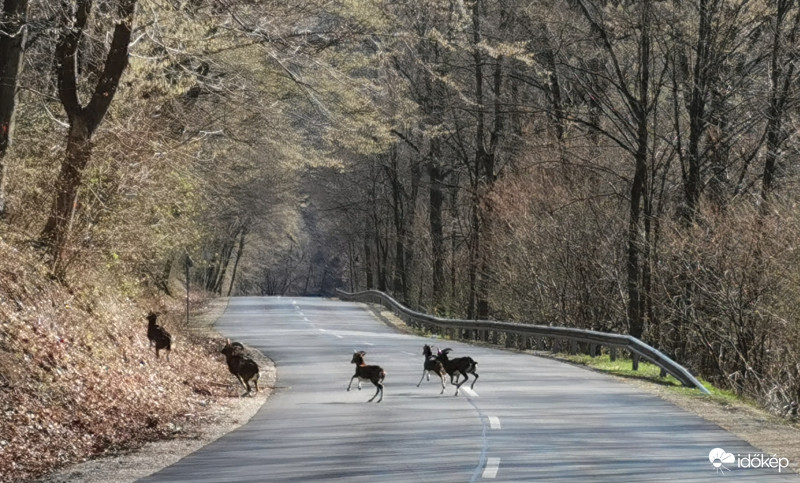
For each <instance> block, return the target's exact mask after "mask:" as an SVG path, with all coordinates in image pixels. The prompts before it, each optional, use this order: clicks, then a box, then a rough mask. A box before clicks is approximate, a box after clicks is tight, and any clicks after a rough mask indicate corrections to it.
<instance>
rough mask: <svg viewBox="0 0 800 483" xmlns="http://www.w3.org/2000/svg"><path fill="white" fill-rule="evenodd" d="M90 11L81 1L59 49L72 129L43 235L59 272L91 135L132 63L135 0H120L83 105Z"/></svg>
mask: <svg viewBox="0 0 800 483" xmlns="http://www.w3.org/2000/svg"><path fill="white" fill-rule="evenodd" d="M91 9H92V2H91V0H78V2H77V6H76V10H75V12H74V19H72V18H68V19H67V20H68V23H67V24H66V25H63V26H62V33H61V36H60V38H59V40H58V43H57V45H56V51H55V61H56V72H57V77H58V94H59V99H60V100H61V104H62V105H63V106H64V111H65V112H66V114H67V118H68V120H69V126H70V127H69V134H68V137H67V149H66V154H65V157H64V161H62V163H61V171H60V173H59V176H58V179H57V180H56V184H55V189H56V197H55V200H54V201H53V204H52V206H51V208H50V214H49V215H48V218H47V222H46V223H45V226H44V228H43V229H42V232H41V233H40V235H39V239H40V241H41V242H42V244H43V245H44V246H45V248H46V249H47V251H48V252H49V254H50V255H51V257H52V262H53V270H54V272H55V273H56V274H59V273H60V272H61V271H62V270H63V268H64V266H63V264H64V249H65V248H66V243H67V238H68V236H69V222H70V220H71V219H72V217H73V214H74V213H75V208H76V198H77V193H78V190H79V188H80V187H81V183H82V175H83V170H84V168H85V167H86V165H87V163H88V162H89V159H90V158H91V153H92V135H93V134H94V132H95V130H96V129H97V127H98V126H99V125H100V122H101V121H102V120H103V117H105V114H106V112H107V111H108V108H109V107H110V105H111V101H112V100H113V98H114V95H115V94H116V91H117V87H118V85H119V81H120V78H121V77H122V73H123V72H124V71H125V67H126V66H127V65H128V44H129V43H130V39H131V28H132V23H133V15H134V11H135V9H136V0H120V2H119V3H118V11H117V14H118V16H119V18H120V20H119V21H118V22H117V23H116V25H115V27H114V34H113V37H112V38H111V47H110V49H109V51H108V54H107V55H106V60H105V64H104V66H103V71H102V73H101V74H100V77H99V79H98V81H97V85H96V86H95V89H94V92H93V93H92V96H91V99H90V101H89V103H88V104H87V105H86V106H82V105H81V104H80V100H79V99H78V79H77V78H76V75H77V69H76V63H77V61H78V47H79V45H80V41H81V38H82V37H83V35H84V30H85V28H86V24H87V22H88V19H89V16H90V14H91ZM73 20H74V22H73Z"/></svg>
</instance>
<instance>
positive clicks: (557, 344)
mask: <svg viewBox="0 0 800 483" xmlns="http://www.w3.org/2000/svg"><path fill="white" fill-rule="evenodd" d="M550 352H552V353H553V354H558V353H559V352H561V341H560V340H559V339H556V338H553V346H552V347H551V348H550Z"/></svg>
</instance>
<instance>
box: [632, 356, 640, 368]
mask: <svg viewBox="0 0 800 483" xmlns="http://www.w3.org/2000/svg"><path fill="white" fill-rule="evenodd" d="M631 361H632V362H633V364H632V366H633V367H631V370H634V371H638V370H639V354H637V353H635V352H634V353H633V354H631Z"/></svg>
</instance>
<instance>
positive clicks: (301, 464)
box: [140, 297, 800, 482]
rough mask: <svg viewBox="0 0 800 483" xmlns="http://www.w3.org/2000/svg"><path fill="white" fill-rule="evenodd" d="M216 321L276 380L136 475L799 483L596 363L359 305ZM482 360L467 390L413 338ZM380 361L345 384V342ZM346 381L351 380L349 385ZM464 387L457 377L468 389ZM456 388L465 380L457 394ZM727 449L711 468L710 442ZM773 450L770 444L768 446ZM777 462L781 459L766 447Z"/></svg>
mask: <svg viewBox="0 0 800 483" xmlns="http://www.w3.org/2000/svg"><path fill="white" fill-rule="evenodd" d="M218 329H219V330H220V331H221V332H222V333H223V334H225V335H227V336H230V337H231V338H232V339H234V340H239V341H243V342H245V343H246V344H249V345H251V346H253V347H256V348H258V349H259V350H261V351H262V352H264V353H265V354H267V355H268V356H270V357H271V358H272V359H273V360H274V361H275V363H276V365H277V370H278V381H277V385H278V389H277V390H276V392H275V394H274V395H273V397H272V398H271V399H270V400H269V401H267V403H266V404H265V405H264V407H263V408H262V409H261V411H260V412H259V413H258V414H257V415H256V416H255V417H254V418H253V419H252V420H251V421H250V422H249V423H248V424H246V425H245V426H243V427H242V428H240V429H239V430H237V431H234V432H232V433H229V434H228V435H226V436H225V437H223V438H220V439H219V440H217V441H216V442H214V443H212V444H210V445H208V446H206V447H205V448H203V449H201V450H200V451H197V452H196V453H194V454H192V455H190V456H188V457H186V458H184V459H182V460H181V461H179V462H178V463H176V464H175V465H173V466H170V467H167V468H165V469H163V470H162V471H160V472H158V473H155V474H154V475H152V476H150V477H148V478H146V479H144V480H140V481H147V482H167V481H168V482H177V481H186V482H228V481H241V482H256V481H303V482H305V481H314V480H316V481H347V482H361V481H363V482H367V481H368V482H381V481H392V482H412V481H420V482H422V481H424V482H432V481H436V482H440V481H447V482H450V481H452V482H468V481H479V480H487V481H488V480H495V481H548V482H560V481H564V482H569V481H591V482H598V481H608V482H632V481H703V482H711V481H728V480H730V479H734V480H742V479H744V480H749V481H757V482H767V481H798V480H799V479H800V478H798V476H797V475H796V474H795V473H792V472H791V471H790V470H788V469H783V470H782V471H780V472H779V469H778V468H763V467H761V468H740V466H742V465H744V466H747V464H748V463H747V462H748V461H749V464H750V465H751V466H756V465H758V466H762V464H763V463H762V461H765V462H766V464H767V465H769V464H770V463H772V464H776V463H777V465H778V466H780V465H781V461H780V460H778V461H777V462H776V461H775V460H771V461H770V460H769V459H766V460H763V459H762V458H753V457H751V458H750V459H749V460H748V459H747V458H744V457H746V456H747V455H754V454H756V453H758V454H759V455H760V451H758V450H756V449H755V448H753V447H751V446H750V445H748V444H747V443H746V442H744V441H742V440H740V439H738V438H736V437H735V436H733V435H732V434H730V433H728V432H726V431H724V430H723V429H721V428H720V427H718V426H716V425H713V424H711V423H708V422H706V421H705V420H703V419H701V418H699V417H697V416H695V415H693V414H690V413H687V412H685V411H683V410H681V409H679V408H678V407H676V406H674V405H672V404H670V403H667V402H665V401H662V400H661V399H659V398H656V397H654V396H651V395H649V394H644V393H642V392H639V391H637V390H636V388H634V387H632V386H630V385H627V384H625V383H622V382H619V381H616V380H614V379H613V378H611V377H607V376H604V375H602V374H598V373H595V372H591V371H588V370H584V369H581V368H578V367H573V366H571V365H568V364H563V363H559V362H556V361H553V360H549V359H543V358H538V357H533V356H530V355H524V354H518V353H513V352H508V351H499V350H492V349H487V348H480V347H473V346H469V345H465V344H460V343H456V342H446V343H443V342H442V341H437V340H435V339H425V338H421V337H415V336H410V335H404V334H399V333H397V332H395V331H394V330H392V329H391V328H389V327H387V326H386V325H384V324H383V323H382V322H380V321H378V320H376V319H375V318H374V317H373V316H372V314H371V313H370V312H369V311H368V310H366V309H365V308H364V307H363V306H362V305H360V304H355V303H348V302H339V301H332V300H326V299H318V298H286V297H283V298H280V297H271V298H256V297H248V298H234V299H232V300H231V302H230V305H229V306H228V309H227V311H226V312H225V314H224V315H223V317H222V319H221V320H220V322H219V323H218ZM425 343H431V344H433V345H437V346H444V345H446V346H447V347H452V348H453V352H452V354H451V358H452V357H459V356H463V355H470V356H472V357H473V358H474V359H475V360H477V361H478V373H479V375H480V379H479V380H478V382H477V383H476V384H475V389H474V392H472V391H467V392H463V393H462V394H460V395H459V396H457V397H454V396H453V393H454V392H455V390H454V387H453V386H450V385H448V386H447V389H446V391H445V394H443V395H439V391H440V390H441V386H440V384H439V382H438V380H431V381H430V382H427V381H424V382H423V383H422V385H421V386H420V387H419V388H417V387H416V384H417V382H418V381H419V379H420V376H421V374H422V355H421V353H422V346H423V344H425ZM354 349H358V350H364V351H366V352H367V357H366V360H367V363H368V364H378V365H380V366H382V367H383V368H384V369H385V370H386V372H387V376H386V381H385V386H386V389H385V395H384V398H383V402H381V403H380V404H376V403H367V402H366V401H367V399H369V398H370V397H372V395H373V394H374V392H375V388H374V386H372V384H371V383H369V382H367V383H365V384H363V388H364V389H363V390H362V391H357V390H352V391H350V392H347V391H345V389H346V387H347V384H348V382H349V380H350V377H351V376H352V375H353V373H354V367H353V365H352V364H350V359H351V357H352V354H353V350H354ZM354 387H355V384H354ZM464 387H466V386H464ZM462 391H463V389H462ZM714 448H722V449H724V450H725V452H728V453H731V454H732V455H734V456H736V455H738V456H739V457H738V458H736V461H735V462H733V463H724V464H723V467H725V468H728V470H725V469H723V468H715V467H714V466H713V465H712V464H711V462H710V461H709V452H710V451H711V450H712V449H714ZM771 456H772V455H767V458H768V457H771ZM778 457H780V455H778Z"/></svg>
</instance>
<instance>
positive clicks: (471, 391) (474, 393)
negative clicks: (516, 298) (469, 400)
mask: <svg viewBox="0 0 800 483" xmlns="http://www.w3.org/2000/svg"><path fill="white" fill-rule="evenodd" d="M461 391H464V392H465V393H467V396H470V397H478V393H477V392H475V391H473V390H472V389H470V388H468V387H462V388H461Z"/></svg>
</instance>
